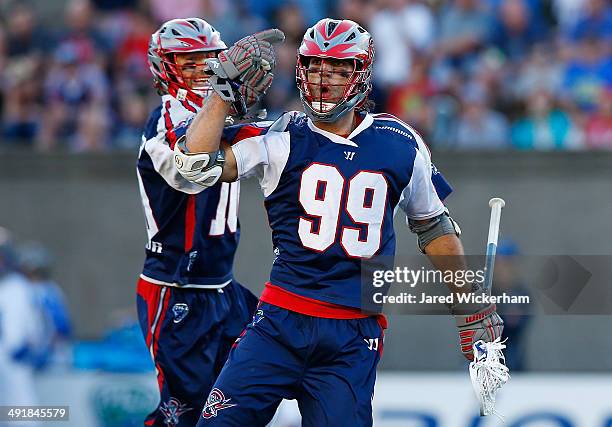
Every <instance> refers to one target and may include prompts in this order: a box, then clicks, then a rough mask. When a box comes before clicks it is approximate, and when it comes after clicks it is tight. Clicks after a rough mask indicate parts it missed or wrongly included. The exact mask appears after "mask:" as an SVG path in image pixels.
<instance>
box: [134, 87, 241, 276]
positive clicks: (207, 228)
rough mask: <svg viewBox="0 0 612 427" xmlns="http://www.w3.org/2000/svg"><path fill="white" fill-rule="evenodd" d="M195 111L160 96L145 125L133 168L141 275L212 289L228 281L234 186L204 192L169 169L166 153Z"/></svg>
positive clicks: (234, 239) (235, 230)
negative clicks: (143, 240)
mask: <svg viewBox="0 0 612 427" xmlns="http://www.w3.org/2000/svg"><path fill="white" fill-rule="evenodd" d="M198 109H199V107H197V106H195V105H193V104H190V103H188V101H182V102H180V101H178V100H176V99H175V98H173V97H171V96H169V95H165V96H163V97H162V104H161V105H160V106H159V107H158V108H156V109H155V110H154V111H153V112H152V113H151V115H150V117H149V119H148V121H147V124H146V127H145V130H144V134H143V138H142V145H141V147H140V152H139V156H138V166H137V173H138V183H139V186H140V195H141V200H142V206H143V209H144V215H145V219H146V227H147V235H148V242H147V245H146V259H145V263H144V268H143V270H142V275H141V276H142V278H143V279H145V280H147V281H149V282H152V283H156V284H161V285H170V286H182V287H194V288H218V287H222V286H225V285H227V284H228V283H229V282H230V281H231V280H232V264H233V260H234V254H235V252H236V249H237V246H238V240H239V237H240V227H239V223H238V197H239V192H240V188H239V183H238V182H236V183H231V184H230V183H219V184H217V185H214V186H212V187H210V188H208V189H204V188H203V187H201V186H199V185H196V184H193V183H191V182H189V181H187V180H185V179H184V178H183V177H182V176H181V175H180V174H179V173H178V171H177V170H176V169H175V166H174V158H173V151H172V150H173V148H174V145H175V143H176V141H177V139H178V138H180V137H181V136H182V135H183V134H184V133H185V129H186V127H185V126H184V124H185V123H187V122H188V121H189V120H191V119H192V118H193V117H194V116H195V114H196V112H197V111H198ZM228 132H229V133H231V132H230V131H228ZM238 136H239V135H238ZM233 137H236V132H235V133H234V134H233Z"/></svg>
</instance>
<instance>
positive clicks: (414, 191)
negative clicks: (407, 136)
mask: <svg viewBox="0 0 612 427" xmlns="http://www.w3.org/2000/svg"><path fill="white" fill-rule="evenodd" d="M413 135H414V136H415V139H416V141H417V147H418V148H415V150H416V155H415V158H414V165H413V168H412V176H411V178H410V182H409V183H408V185H407V186H406V188H404V190H403V191H402V194H401V196H400V201H399V207H400V208H401V209H402V210H403V211H404V212H405V213H406V216H407V217H408V218H409V219H415V220H419V219H429V218H433V217H435V216H438V215H440V214H441V213H443V212H444V210H445V209H446V208H445V207H444V204H443V203H442V201H441V200H440V198H439V197H438V193H437V192H436V188H435V186H434V183H433V181H432V163H431V157H430V155H429V149H428V148H427V146H426V145H425V143H424V142H423V139H422V138H421V137H420V136H419V134H418V133H417V132H416V131H415V132H413Z"/></svg>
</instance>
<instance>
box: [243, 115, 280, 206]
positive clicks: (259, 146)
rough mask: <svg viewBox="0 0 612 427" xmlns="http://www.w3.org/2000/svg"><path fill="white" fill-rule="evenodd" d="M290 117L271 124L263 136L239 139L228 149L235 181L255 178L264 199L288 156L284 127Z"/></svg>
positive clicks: (278, 178)
mask: <svg viewBox="0 0 612 427" xmlns="http://www.w3.org/2000/svg"><path fill="white" fill-rule="evenodd" d="M291 117H292V113H285V114H284V115H283V116H281V117H280V118H279V119H278V120H277V121H275V122H274V123H272V125H271V126H270V127H269V128H268V130H267V133H265V134H263V135H257V136H252V137H249V138H245V139H242V140H240V141H238V142H236V143H235V144H234V145H232V151H233V153H234V156H235V157H236V165H237V168H238V179H244V178H249V177H252V176H254V177H257V179H258V181H259V185H260V187H261V190H262V191H263V194H264V196H265V197H268V196H269V195H270V194H272V192H273V191H274V190H275V189H276V187H277V186H278V183H279V181H280V177H281V174H282V172H283V170H284V169H285V166H286V165H287V160H288V159H289V152H290V139H289V132H288V131H287V130H286V128H287V124H288V123H289V121H290V120H291Z"/></svg>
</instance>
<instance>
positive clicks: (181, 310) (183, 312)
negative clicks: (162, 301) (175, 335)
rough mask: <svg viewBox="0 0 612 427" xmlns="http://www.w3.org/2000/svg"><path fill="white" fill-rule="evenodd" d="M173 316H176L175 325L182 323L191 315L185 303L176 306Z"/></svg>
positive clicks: (173, 309) (173, 308)
mask: <svg viewBox="0 0 612 427" xmlns="http://www.w3.org/2000/svg"><path fill="white" fill-rule="evenodd" d="M172 314H173V315H174V323H180V322H181V321H182V320H183V319H184V318H185V317H187V314H189V306H188V305H187V304H183V303H177V304H174V306H173V307H172Z"/></svg>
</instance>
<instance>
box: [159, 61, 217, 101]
mask: <svg viewBox="0 0 612 427" xmlns="http://www.w3.org/2000/svg"><path fill="white" fill-rule="evenodd" d="M218 52H219V51H208V52H190V53H173V54H169V55H168V56H169V58H165V59H164V60H163V64H164V66H165V67H167V69H168V70H171V71H170V72H169V73H168V74H169V75H172V76H175V78H176V83H177V85H180V86H181V87H183V88H185V87H186V88H189V89H191V90H192V91H193V92H195V93H197V94H198V95H201V96H207V95H208V94H209V93H210V91H211V90H212V89H211V86H210V84H209V83H208V78H209V77H210V76H209V75H208V74H206V72H205V69H206V63H205V62H204V61H205V60H206V59H208V58H216V57H217V54H218Z"/></svg>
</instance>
